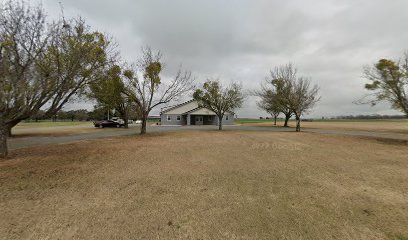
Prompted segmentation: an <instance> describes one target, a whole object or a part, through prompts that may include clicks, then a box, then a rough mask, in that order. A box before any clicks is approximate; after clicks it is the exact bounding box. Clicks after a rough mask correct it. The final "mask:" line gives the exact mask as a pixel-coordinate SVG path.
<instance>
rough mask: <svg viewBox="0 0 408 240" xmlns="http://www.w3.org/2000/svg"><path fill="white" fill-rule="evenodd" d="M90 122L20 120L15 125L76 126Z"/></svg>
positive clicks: (30, 126)
mask: <svg viewBox="0 0 408 240" xmlns="http://www.w3.org/2000/svg"><path fill="white" fill-rule="evenodd" d="M91 123H92V122H86V121H73V122H72V121H58V122H53V121H38V122H21V123H19V124H18V125H17V127H23V128H25V127H29V128H32V127H62V126H77V125H83V124H91Z"/></svg>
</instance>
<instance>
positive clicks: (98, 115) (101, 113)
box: [89, 105, 109, 120]
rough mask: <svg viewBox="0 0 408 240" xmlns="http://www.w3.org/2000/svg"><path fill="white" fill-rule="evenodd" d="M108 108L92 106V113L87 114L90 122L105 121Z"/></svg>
mask: <svg viewBox="0 0 408 240" xmlns="http://www.w3.org/2000/svg"><path fill="white" fill-rule="evenodd" d="M108 111H109V108H107V107H106V106H100V105H96V106H94V109H93V111H91V112H89V119H90V120H102V119H107V112H108Z"/></svg>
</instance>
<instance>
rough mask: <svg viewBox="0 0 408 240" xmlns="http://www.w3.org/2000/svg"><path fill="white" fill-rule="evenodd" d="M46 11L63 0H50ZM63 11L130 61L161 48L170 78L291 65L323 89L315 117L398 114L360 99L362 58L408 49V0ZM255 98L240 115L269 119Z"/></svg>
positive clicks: (73, 6)
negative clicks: (104, 35) (186, 72)
mask: <svg viewBox="0 0 408 240" xmlns="http://www.w3.org/2000/svg"><path fill="white" fill-rule="evenodd" d="M43 1H44V6H45V7H46V9H47V11H48V12H49V15H50V16H52V17H56V16H58V15H59V14H60V10H59V6H58V3H57V1H54V0H43ZM62 2H63V5H64V8H65V14H66V15H68V16H76V15H82V16H83V17H85V18H86V20H87V21H88V22H89V23H90V24H91V25H92V26H93V27H95V28H97V29H100V30H103V31H105V32H109V33H111V34H112V35H113V36H114V37H115V38H116V40H117V41H118V43H119V44H120V50H121V52H122V55H123V58H125V59H126V60H128V61H134V60H135V59H136V58H137V56H138V55H139V54H140V52H139V51H140V47H141V46H143V45H150V46H152V47H153V48H155V49H160V50H162V52H163V53H164V55H165V58H166V60H167V71H166V77H169V76H171V74H173V73H174V71H175V70H176V68H177V67H178V65H179V64H180V63H183V66H184V67H185V68H188V69H190V70H192V71H193V72H194V74H195V75H196V76H198V78H199V80H200V81H203V80H205V79H206V78H207V77H219V78H220V79H222V80H223V81H225V82H226V83H227V82H229V81H231V80H235V81H240V82H242V84H243V85H244V87H245V88H247V89H256V88H257V87H259V85H260V83H261V82H262V81H263V79H264V78H265V76H266V75H267V74H268V71H269V69H271V68H273V67H275V66H278V65H283V64H286V63H288V62H292V63H294V64H295V65H296V66H298V68H299V72H300V73H301V74H302V75H305V76H308V77H310V78H312V80H313V82H314V83H317V84H318V85H319V86H320V88H321V96H322V100H321V102H320V103H319V104H318V105H317V106H316V108H315V109H314V111H313V112H311V113H310V116H315V117H319V116H330V115H340V114H359V113H364V114H370V113H392V114H395V113H397V112H395V111H392V110H390V108H389V105H388V104H381V105H379V106H376V107H374V108H372V107H370V106H367V105H364V106H361V105H355V104H353V101H354V100H356V99H358V98H359V97H361V96H363V95H364V94H366V91H365V90H364V89H363V86H364V83H365V80H364V79H363V78H362V77H361V75H362V68H363V66H364V65H367V64H372V63H374V62H375V61H376V60H378V59H379V58H394V59H398V58H399V57H401V56H402V53H403V52H404V51H405V50H407V49H408V46H407V45H406V43H407V40H408V32H406V31H404V29H405V23H406V22H407V20H408V15H406V13H405V12H406V9H407V8H408V2H407V1H405V0H393V1H386V0H359V1H354V0H345V1H337V0H311V1H302V0H293V1H278V0H274V1H268V0H258V1H244V0H235V1H234V0H224V1H219V0H208V1H190V0H174V1H165V0H155V1H151V0H141V1H131V0H117V1H111V0H99V1H97V0H88V1H82V0H65V1H62ZM255 101H256V99H255V98H250V99H248V101H247V103H246V104H245V106H244V108H243V109H241V110H239V111H238V115H239V116H253V117H256V116H261V115H263V116H265V115H266V114H265V113H262V112H260V111H259V110H258V109H257V108H256V104H255Z"/></svg>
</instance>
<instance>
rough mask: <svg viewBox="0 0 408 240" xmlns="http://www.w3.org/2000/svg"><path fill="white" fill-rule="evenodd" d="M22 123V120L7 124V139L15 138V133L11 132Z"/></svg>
mask: <svg viewBox="0 0 408 240" xmlns="http://www.w3.org/2000/svg"><path fill="white" fill-rule="evenodd" d="M20 122H21V120H13V121H11V122H8V123H7V124H5V128H6V134H7V137H12V136H13V133H12V131H11V130H12V129H13V127H15V126H16V125H17V124H19V123H20Z"/></svg>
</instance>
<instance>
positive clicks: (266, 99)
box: [256, 90, 282, 126]
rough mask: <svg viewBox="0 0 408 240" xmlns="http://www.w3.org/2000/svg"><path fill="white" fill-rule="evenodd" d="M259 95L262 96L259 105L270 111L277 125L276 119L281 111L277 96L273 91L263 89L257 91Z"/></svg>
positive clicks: (274, 123)
mask: <svg viewBox="0 0 408 240" xmlns="http://www.w3.org/2000/svg"><path fill="white" fill-rule="evenodd" d="M256 95H257V96H259V97H261V100H260V101H259V102H257V103H256V104H257V105H258V107H259V108H260V109H262V110H264V111H266V112H267V113H269V114H270V115H271V116H272V118H273V125H275V126H276V120H277V118H278V116H279V114H280V113H281V111H282V110H281V108H280V107H279V104H278V102H277V100H278V99H277V96H276V94H274V93H273V92H272V91H270V90H267V91H261V92H257V93H256Z"/></svg>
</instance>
